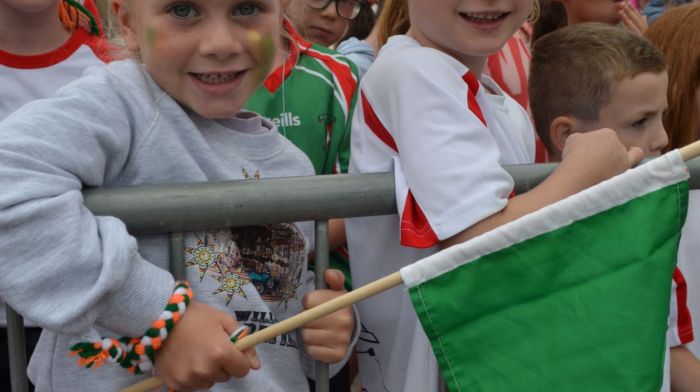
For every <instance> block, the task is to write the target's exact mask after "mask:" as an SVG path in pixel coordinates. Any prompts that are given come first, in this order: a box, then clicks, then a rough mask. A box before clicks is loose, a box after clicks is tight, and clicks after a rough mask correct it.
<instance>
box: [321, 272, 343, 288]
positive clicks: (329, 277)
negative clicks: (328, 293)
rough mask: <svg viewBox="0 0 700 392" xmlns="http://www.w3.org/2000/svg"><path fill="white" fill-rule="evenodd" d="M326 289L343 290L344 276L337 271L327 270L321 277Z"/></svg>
mask: <svg viewBox="0 0 700 392" xmlns="http://www.w3.org/2000/svg"><path fill="white" fill-rule="evenodd" d="M323 278H324V279H325V280H326V284H327V285H328V288H329V289H331V290H344V287H345V275H343V273H342V272H340V271H339V270H337V269H328V270H326V273H325V274H324V275H323Z"/></svg>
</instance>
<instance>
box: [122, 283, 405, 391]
mask: <svg viewBox="0 0 700 392" xmlns="http://www.w3.org/2000/svg"><path fill="white" fill-rule="evenodd" d="M401 284H403V280H402V279H401V274H400V273H399V272H395V273H393V274H391V275H388V276H385V277H383V278H381V279H379V280H375V281H374V282H371V283H368V284H366V285H364V286H362V287H360V288H358V289H356V290H353V291H351V292H349V293H346V294H343V295H341V296H340V297H337V298H334V299H332V300H330V301H328V302H324V303H322V304H321V305H318V306H316V307H313V308H311V309H309V310H306V311H304V312H301V313H299V314H297V315H296V316H293V317H290V318H288V319H286V320H283V321H280V322H278V323H275V324H273V325H271V326H269V327H267V328H265V329H263V330H260V331H257V332H255V333H253V334H250V335H248V336H246V337H244V338H243V339H241V340H239V341H238V342H236V347H237V348H238V349H239V350H245V349H247V348H250V347H253V346H255V345H257V344H260V343H263V342H265V341H268V340H270V339H272V338H274V337H276V336H279V335H282V334H283V333H286V332H289V331H293V330H295V329H297V328H299V327H301V326H304V325H306V324H308V323H310V322H311V321H314V320H316V319H319V318H321V317H323V316H327V315H329V314H331V313H333V312H335V311H337V310H340V309H343V308H345V307H348V306H352V305H354V304H356V303H358V302H360V301H362V300H363V299H366V298H369V297H371V296H374V295H376V294H379V293H381V292H383V291H386V290H389V289H391V288H393V287H396V286H399V285H401ZM161 385H163V381H162V380H161V379H160V377H158V376H155V377H151V378H149V379H147V380H144V381H142V382H139V383H137V384H134V385H132V386H130V387H128V388H125V389H122V392H146V391H149V390H151V389H153V388H157V387H159V386H161Z"/></svg>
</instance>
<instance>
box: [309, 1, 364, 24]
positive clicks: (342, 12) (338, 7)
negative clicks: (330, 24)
mask: <svg viewBox="0 0 700 392" xmlns="http://www.w3.org/2000/svg"><path fill="white" fill-rule="evenodd" d="M332 1H335V12H336V13H337V14H338V16H340V17H341V18H343V19H347V20H353V19H355V18H357V15H358V14H359V13H360V8H361V4H360V0H306V4H307V5H308V6H309V7H311V8H313V9H315V10H324V9H326V7H328V6H329V5H330V4H331V2H332Z"/></svg>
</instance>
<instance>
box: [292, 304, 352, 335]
mask: <svg viewBox="0 0 700 392" xmlns="http://www.w3.org/2000/svg"><path fill="white" fill-rule="evenodd" d="M354 323H355V317H354V314H353V312H352V309H351V308H349V307H348V308H343V309H340V310H337V311H335V312H333V313H331V314H329V315H328V316H325V317H321V318H319V319H317V320H314V321H311V322H309V323H308V324H306V325H305V326H304V328H303V329H302V332H303V331H304V330H310V331H313V330H322V329H323V330H335V331H339V330H346V329H347V330H350V329H352V327H353V326H354V325H355V324H354Z"/></svg>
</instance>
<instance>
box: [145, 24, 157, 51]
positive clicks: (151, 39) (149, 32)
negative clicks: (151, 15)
mask: <svg viewBox="0 0 700 392" xmlns="http://www.w3.org/2000/svg"><path fill="white" fill-rule="evenodd" d="M157 35H158V34H157V33H156V31H155V30H153V29H152V28H151V27H149V28H147V29H146V42H147V43H148V46H150V47H154V46H155V45H156V36H157Z"/></svg>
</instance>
